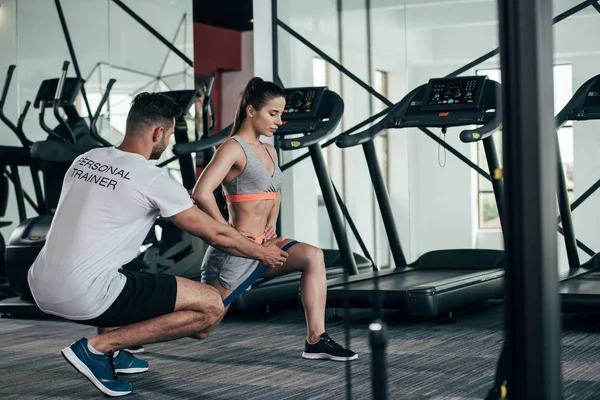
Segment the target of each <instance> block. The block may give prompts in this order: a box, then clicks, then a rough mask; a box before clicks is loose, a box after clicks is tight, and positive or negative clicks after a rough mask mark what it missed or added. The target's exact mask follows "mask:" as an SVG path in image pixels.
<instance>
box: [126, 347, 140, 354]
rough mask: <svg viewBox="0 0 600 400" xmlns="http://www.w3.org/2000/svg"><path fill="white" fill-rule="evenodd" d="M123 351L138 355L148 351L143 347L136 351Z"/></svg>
mask: <svg viewBox="0 0 600 400" xmlns="http://www.w3.org/2000/svg"><path fill="white" fill-rule="evenodd" d="M123 350H125V351H126V352H128V353H131V354H138V353H143V352H145V351H146V349H144V348H143V347H141V348H139V349H135V350H131V349H123Z"/></svg>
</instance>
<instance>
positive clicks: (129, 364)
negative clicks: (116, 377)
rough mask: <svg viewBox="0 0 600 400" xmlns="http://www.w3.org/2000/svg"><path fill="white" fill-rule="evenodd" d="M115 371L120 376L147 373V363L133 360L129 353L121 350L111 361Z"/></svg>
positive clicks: (136, 359)
mask: <svg viewBox="0 0 600 400" xmlns="http://www.w3.org/2000/svg"><path fill="white" fill-rule="evenodd" d="M113 365H114V366H115V371H117V373H120V374H137V373H140V372H146V371H148V361H144V360H140V359H139V358H135V357H134V356H132V355H131V354H129V352H127V351H124V350H121V351H119V354H117V356H116V357H115V358H114V359H113Z"/></svg>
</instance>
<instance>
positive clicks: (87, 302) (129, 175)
mask: <svg viewBox="0 0 600 400" xmlns="http://www.w3.org/2000/svg"><path fill="white" fill-rule="evenodd" d="M182 112H183V111H182V109H181V108H180V107H179V106H178V105H177V104H176V103H175V102H174V101H173V100H171V99H170V98H169V97H167V96H165V95H162V94H158V93H142V94H139V95H137V96H136V97H135V98H134V100H133V102H132V105H131V109H130V111H129V114H128V116H127V125H126V134H125V138H124V139H123V142H122V143H121V144H120V145H119V146H118V147H103V148H97V149H93V150H91V151H88V152H86V153H85V154H82V155H81V156H79V157H78V158H77V159H75V161H74V162H73V163H72V164H71V166H70V168H69V169H68V171H67V173H66V175H65V178H64V181H63V186H62V192H61V197H60V201H59V203H58V207H57V209H56V213H55V215H54V218H53V221H52V226H51V228H50V230H49V232H48V235H47V237H46V242H45V245H44V247H43V248H42V250H41V251H40V253H39V255H38V257H37V258H36V260H35V262H34V263H33V265H32V267H31V268H30V270H29V272H28V276H27V278H28V282H29V286H30V288H31V292H32V295H33V297H34V299H35V302H36V304H37V305H38V307H39V308H40V309H41V310H42V311H44V312H46V313H48V314H52V315H56V316H59V317H62V318H65V319H68V320H71V321H74V322H77V323H80V324H85V325H90V326H94V327H106V328H111V327H120V328H116V329H113V330H109V331H108V332H105V333H102V334H99V335H97V336H94V337H90V338H82V339H80V340H78V341H76V342H74V343H73V344H71V345H70V346H68V347H66V348H64V349H63V350H62V355H63V356H64V358H65V359H66V360H67V361H68V362H69V363H70V364H71V365H72V366H73V367H74V368H75V369H76V370H77V371H79V372H80V373H81V374H83V375H84V376H85V377H86V378H88V379H89V380H90V381H91V382H92V384H93V385H94V386H95V387H96V388H97V389H98V390H100V391H101V392H102V393H104V394H106V395H109V396H122V395H126V394H128V393H131V392H132V390H133V388H132V386H131V385H130V384H129V383H127V382H124V381H121V380H119V377H118V375H117V373H137V372H143V371H146V370H147V369H148V363H147V362H146V361H143V360H139V359H137V358H135V357H134V356H133V355H131V354H130V353H129V352H127V351H124V349H127V348H134V347H136V346H139V345H143V344H150V343H157V342H164V341H170V340H175V339H178V338H182V337H192V338H196V339H204V338H205V337H207V336H208V334H209V333H210V328H211V327H212V326H213V325H214V324H215V323H216V322H217V321H218V320H220V318H221V316H222V315H223V311H224V310H223V301H222V300H221V296H220V294H219V292H218V291H217V290H216V289H215V288H213V287H211V286H209V285H206V284H203V283H200V282H195V281H191V280H188V279H184V278H181V277H175V276H172V275H168V274H150V273H144V272H137V271H130V270H126V269H121V267H122V266H123V265H125V264H127V263H128V262H130V261H131V260H132V259H133V258H134V257H135V256H136V254H137V251H138V249H139V248H140V246H141V245H142V242H143V240H144V238H145V237H146V235H147V233H148V231H149V230H150V228H151V227H152V225H153V224H154V221H155V219H156V217H157V216H158V215H159V213H160V215H162V217H165V218H170V219H171V220H172V221H173V223H175V224H176V225H177V226H178V227H179V228H181V229H182V230H184V231H187V232H189V233H190V234H194V235H197V236H198V237H200V238H202V239H203V240H205V241H206V242H207V243H208V244H210V245H211V246H214V247H217V248H219V249H221V250H222V251H223V252H225V253H227V254H231V255H235V256H238V257H248V258H251V259H258V260H260V263H261V264H262V265H265V266H267V267H271V268H272V267H281V266H282V265H283V263H284V262H285V261H286V258H287V253H286V252H284V251H283V250H281V249H280V248H279V247H277V246H276V245H275V244H273V243H272V242H267V243H265V244H263V245H259V244H257V243H255V242H253V241H250V240H248V239H247V238H246V237H245V236H244V235H242V234H241V233H239V232H238V231H237V230H235V229H234V228H232V227H231V226H229V225H227V224H222V223H220V222H217V221H216V220H214V219H213V218H211V217H210V216H208V215H207V214H205V213H204V212H202V211H201V210H200V209H199V208H198V207H196V206H194V204H193V202H192V200H191V198H190V195H189V194H188V192H187V191H186V190H185V188H184V187H183V186H182V185H180V184H179V183H178V182H176V181H175V180H173V179H171V178H170V177H169V176H168V174H167V173H166V171H165V170H163V169H160V168H158V167H156V166H155V165H153V164H152V163H150V162H148V160H156V159H158V158H159V157H160V155H161V154H162V153H163V152H164V151H165V149H166V148H167V145H168V143H169V138H170V137H171V135H172V134H173V131H174V128H175V121H176V119H177V118H178V117H179V116H180V115H181V114H182Z"/></svg>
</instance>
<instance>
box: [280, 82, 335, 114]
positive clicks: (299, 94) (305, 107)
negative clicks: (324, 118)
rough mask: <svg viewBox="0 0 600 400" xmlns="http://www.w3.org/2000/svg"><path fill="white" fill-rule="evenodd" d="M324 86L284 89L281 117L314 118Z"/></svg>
mask: <svg viewBox="0 0 600 400" xmlns="http://www.w3.org/2000/svg"><path fill="white" fill-rule="evenodd" d="M325 89H326V88H325V87H307V88H294V89H291V90H288V89H286V90H285V94H286V98H285V109H284V111H283V115H282V118H283V119H288V120H289V119H296V118H316V117H317V109H318V107H319V102H320V101H321V97H322V96H323V92H324V91H325Z"/></svg>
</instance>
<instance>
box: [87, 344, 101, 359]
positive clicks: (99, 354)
mask: <svg viewBox="0 0 600 400" xmlns="http://www.w3.org/2000/svg"><path fill="white" fill-rule="evenodd" d="M87 347H88V350H89V351H90V352H91V353H92V354H96V355H97V356H103V355H104V354H103V353H100V352H99V351H98V350H96V349H95V348H94V347H93V346H92V345H91V344H90V342H88V344H87Z"/></svg>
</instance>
